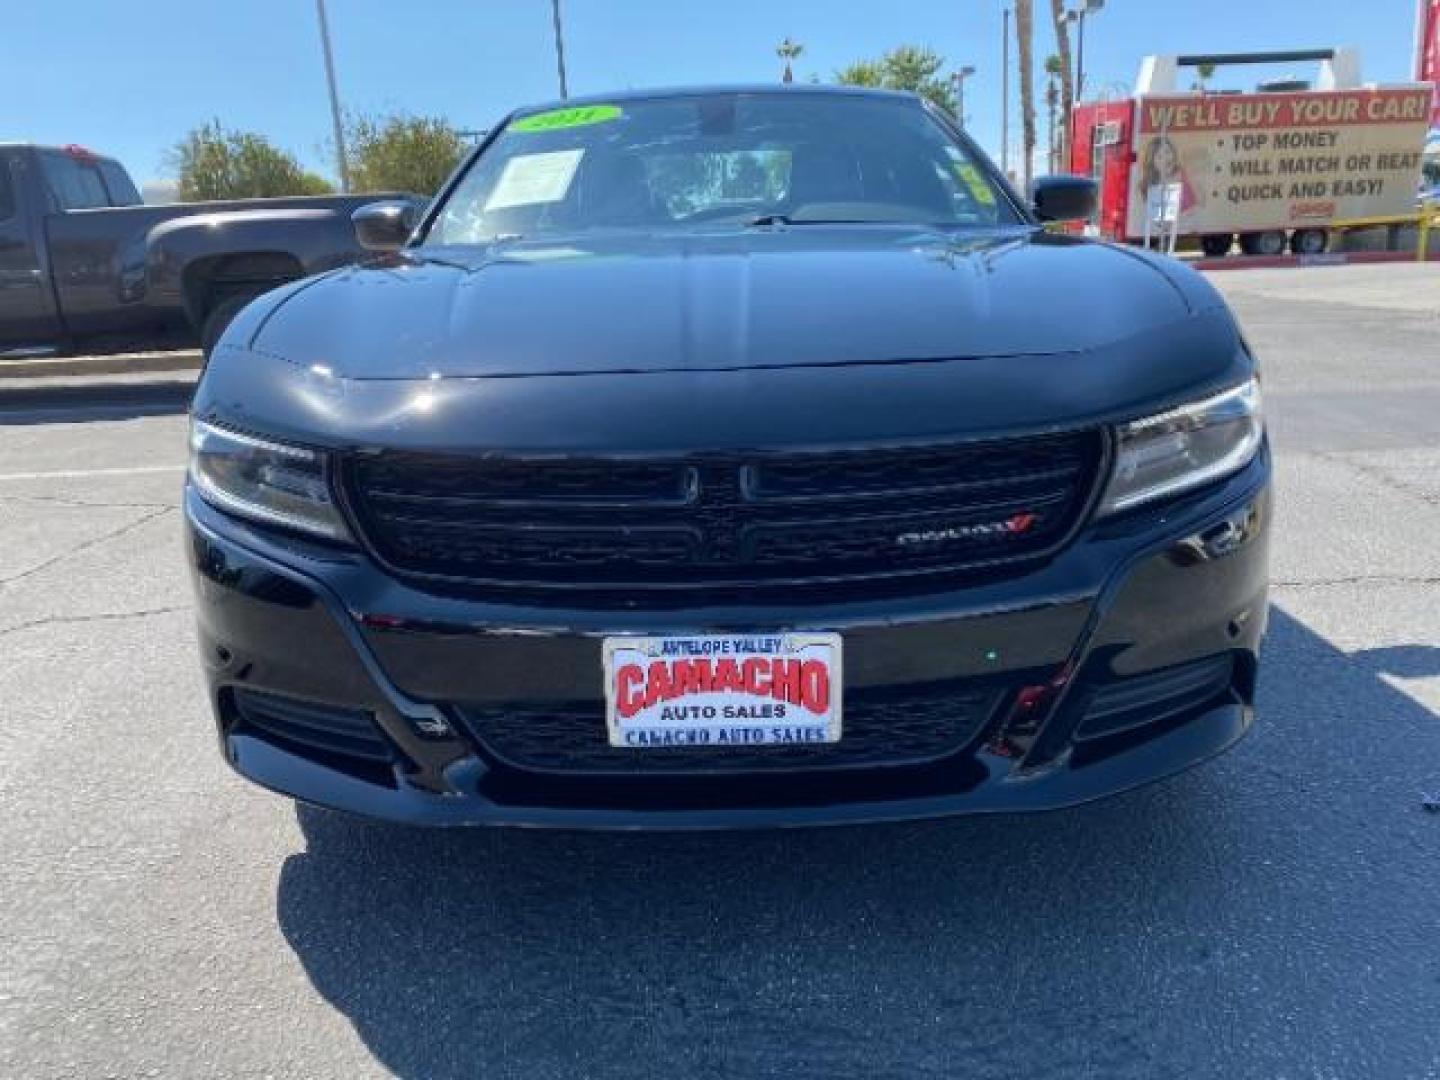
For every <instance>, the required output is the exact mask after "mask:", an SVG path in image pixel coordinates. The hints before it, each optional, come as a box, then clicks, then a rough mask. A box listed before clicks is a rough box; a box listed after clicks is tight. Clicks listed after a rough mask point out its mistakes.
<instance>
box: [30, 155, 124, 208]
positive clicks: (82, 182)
mask: <svg viewBox="0 0 1440 1080" xmlns="http://www.w3.org/2000/svg"><path fill="white" fill-rule="evenodd" d="M40 161H41V167H42V169H43V170H44V172H45V183H46V184H47V185H48V186H49V188H50V194H51V195H53V196H54V197H55V201H56V203H58V204H59V206H60V209H62V210H88V209H91V208H92V207H97V206H109V205H110V196H109V194H108V193H107V192H106V191H105V185H104V183H103V182H101V179H100V170H99V169H97V168H96V167H95V162H94V161H87V160H81V159H78V158H75V157H72V156H70V155H69V154H63V153H59V152H48V153H43V154H41V155H40Z"/></svg>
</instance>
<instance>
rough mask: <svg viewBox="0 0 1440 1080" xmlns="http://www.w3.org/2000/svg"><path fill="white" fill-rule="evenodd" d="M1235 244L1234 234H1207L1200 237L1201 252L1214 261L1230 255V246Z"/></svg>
mask: <svg viewBox="0 0 1440 1080" xmlns="http://www.w3.org/2000/svg"><path fill="white" fill-rule="evenodd" d="M1233 243H1235V234H1234V233H1206V234H1205V235H1204V236H1202V237H1200V250H1201V251H1203V252H1204V253H1205V254H1206V255H1208V256H1209V257H1210V258H1212V259H1218V258H1220V257H1221V256H1223V255H1229V254H1230V245H1231V244H1233Z"/></svg>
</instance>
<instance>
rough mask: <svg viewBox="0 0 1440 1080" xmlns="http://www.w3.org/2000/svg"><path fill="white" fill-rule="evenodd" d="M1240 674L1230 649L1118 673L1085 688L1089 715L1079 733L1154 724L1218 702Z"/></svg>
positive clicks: (1098, 734)
mask: <svg viewBox="0 0 1440 1080" xmlns="http://www.w3.org/2000/svg"><path fill="white" fill-rule="evenodd" d="M1234 678H1235V661H1234V658H1233V657H1232V656H1231V655H1230V654H1229V653H1225V654H1222V655H1220V656H1211V657H1207V658H1206V659H1204V660H1195V661H1192V662H1190V663H1188V664H1180V665H1178V666H1176V667H1170V668H1164V669H1162V670H1160V671H1152V672H1148V673H1147V674H1144V675H1131V676H1129V677H1127V678H1122V679H1116V680H1115V681H1114V682H1110V683H1106V684H1104V685H1103V686H1100V687H1098V688H1096V689H1094V690H1090V689H1088V688H1083V687H1082V689H1081V696H1082V698H1083V699H1085V700H1086V705H1085V713H1084V718H1083V719H1082V720H1081V721H1080V728H1079V730H1078V731H1077V732H1076V733H1075V737H1076V738H1077V739H1080V740H1085V739H1099V738H1104V737H1106V736H1109V735H1117V734H1120V733H1122V732H1125V731H1131V730H1133V729H1135V728H1137V727H1143V726H1145V725H1148V724H1154V723H1157V722H1159V721H1161V720H1165V719H1167V718H1169V717H1172V716H1175V715H1177V714H1179V713H1183V712H1186V711H1188V710H1191V709H1198V708H1200V707H1201V706H1204V705H1208V704H1210V703H1212V702H1214V701H1215V700H1216V699H1217V698H1219V697H1220V696H1221V695H1224V694H1227V693H1228V692H1229V690H1230V687H1231V684H1232V683H1233V681H1234Z"/></svg>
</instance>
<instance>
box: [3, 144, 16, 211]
mask: <svg viewBox="0 0 1440 1080" xmlns="http://www.w3.org/2000/svg"><path fill="white" fill-rule="evenodd" d="M14 216H15V184H14V182H13V181H11V179H10V163H9V162H8V161H6V160H5V159H4V158H0V221H9V220H10V219H11V218H12V217H14Z"/></svg>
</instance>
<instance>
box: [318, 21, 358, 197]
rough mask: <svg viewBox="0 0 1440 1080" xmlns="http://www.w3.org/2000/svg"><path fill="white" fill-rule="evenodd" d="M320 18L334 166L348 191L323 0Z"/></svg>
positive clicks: (342, 185)
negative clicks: (333, 133) (331, 127)
mask: <svg viewBox="0 0 1440 1080" xmlns="http://www.w3.org/2000/svg"><path fill="white" fill-rule="evenodd" d="M315 12H316V14H318V15H319V16H320V47H321V48H322V49H323V50H324V52H325V81H326V82H327V83H329V85H330V123H331V124H332V125H333V126H334V129H335V166H336V170H337V171H338V172H339V173H340V190H341V191H349V190H350V166H349V163H348V162H347V161H346V158H345V125H344V124H343V123H341V121H340V92H339V91H338V90H336V89H335V57H334V56H333V55H331V52H330V23H329V21H328V20H327V19H326V18H325V0H315Z"/></svg>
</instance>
